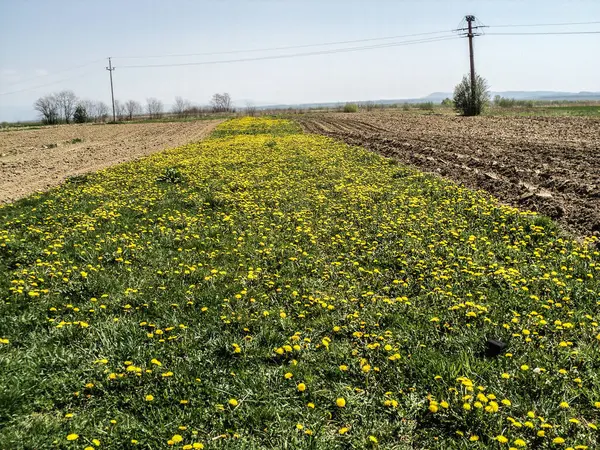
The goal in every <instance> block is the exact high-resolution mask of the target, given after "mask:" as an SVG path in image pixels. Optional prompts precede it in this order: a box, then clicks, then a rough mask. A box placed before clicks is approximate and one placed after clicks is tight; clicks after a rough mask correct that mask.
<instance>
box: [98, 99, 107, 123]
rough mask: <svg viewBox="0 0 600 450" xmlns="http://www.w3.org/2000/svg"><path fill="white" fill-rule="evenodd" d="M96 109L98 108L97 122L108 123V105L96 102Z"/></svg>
mask: <svg viewBox="0 0 600 450" xmlns="http://www.w3.org/2000/svg"><path fill="white" fill-rule="evenodd" d="M95 108H96V120H99V121H100V122H106V119H108V112H109V109H108V105H107V104H106V103H104V102H96V104H95Z"/></svg>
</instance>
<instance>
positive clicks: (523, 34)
mask: <svg viewBox="0 0 600 450" xmlns="http://www.w3.org/2000/svg"><path fill="white" fill-rule="evenodd" d="M564 34H600V31H540V32H531V33H528V32H525V33H485V35H486V36H490V35H494V36H525V35H564Z"/></svg>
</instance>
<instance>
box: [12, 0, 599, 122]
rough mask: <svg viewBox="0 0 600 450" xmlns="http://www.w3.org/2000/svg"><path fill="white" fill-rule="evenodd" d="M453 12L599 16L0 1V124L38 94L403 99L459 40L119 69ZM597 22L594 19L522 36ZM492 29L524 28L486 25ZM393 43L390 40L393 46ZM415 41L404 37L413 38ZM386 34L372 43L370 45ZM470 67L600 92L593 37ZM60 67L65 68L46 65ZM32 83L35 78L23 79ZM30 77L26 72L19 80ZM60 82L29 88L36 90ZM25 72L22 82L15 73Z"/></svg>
mask: <svg viewBox="0 0 600 450" xmlns="http://www.w3.org/2000/svg"><path fill="white" fill-rule="evenodd" d="M465 14H474V15H476V16H477V18H478V19H480V20H481V21H482V22H483V23H484V24H486V25H500V24H527V23H548V22H550V23H553V22H583V21H598V20H600V1H598V0H563V1H559V0H543V1H537V0H527V1H517V0H504V1H500V0H477V1H475V0H472V1H458V0H457V1H452V0H420V1H416V0H396V1H392V0H388V1H386V0H379V1H378V0H371V1H366V0H362V1H359V0H319V1H317V0H302V1H300V0H246V1H241V0H222V1H217V0H212V1H200V0H198V1H192V0H170V1H165V0H162V1H158V0H153V1H151V0H126V1H125V0H102V1H88V0H78V1H77V0H71V1H68V0H46V1H38V0H19V1H17V0H0V93H6V92H12V91H17V90H22V89H26V90H25V91H23V92H17V93H14V94H8V95H0V121H2V120H23V119H32V118H34V117H35V113H34V112H33V109H32V103H33V102H34V101H35V100H36V99H37V98H38V97H39V96H41V95H43V94H46V93H51V92H55V91H58V90H61V89H65V88H68V89H72V90H73V91H75V93H76V94H77V95H78V96H80V97H82V98H86V99H94V100H103V101H105V102H106V103H109V102H110V87H109V80H108V72H107V71H106V70H104V67H105V65H106V61H105V60H104V61H98V62H96V63H94V64H91V65H88V66H86V67H83V68H79V69H74V70H69V69H71V68H73V67H75V66H78V65H82V64H85V63H88V62H90V61H95V60H99V59H101V58H105V57H107V56H113V57H114V60H113V61H114V65H115V66H116V70H115V72H114V77H115V97H116V98H118V99H121V100H127V99H130V98H131V99H135V100H138V101H141V102H143V101H144V100H145V98H147V97H151V96H154V97H157V98H159V99H161V100H162V101H163V102H164V103H165V104H166V105H169V104H171V103H172V102H173V98H174V97H175V96H182V97H185V98H188V99H190V100H191V101H193V102H195V103H199V104H206V103H207V102H208V100H209V99H210V97H211V95H212V94H213V93H214V92H223V91H227V92H229V93H230V94H231V96H232V98H233V99H234V101H237V103H238V104H240V105H241V106H243V105H244V104H245V102H246V101H247V100H252V101H253V102H254V103H256V104H259V105H260V104H274V103H309V102H328V101H349V100H369V99H392V98H407V97H408V98H414V97H420V96H425V95H428V94H429V93H431V92H434V91H446V92H449V91H452V89H453V86H454V85H455V84H456V83H457V82H458V81H459V80H460V78H461V76H462V75H463V74H465V73H467V71H468V51H467V42H466V40H464V39H463V40H461V39H456V40H448V41H441V42H432V43H426V44H419V45H410V46H400V47H389V48H380V49H375V50H368V51H360V52H351V53H338V54H329V55H318V56H304V57H296V58H292V59H279V60H266V61H265V60H263V61H253V62H243V63H235V64H222V65H205V66H185V67H170V68H143V69H126V68H123V66H125V65H132V64H161V63H171V62H172V63H178V62H194V61H209V60H217V59H231V58H244V57H256V56H265V55H276V54H285V53H298V52H305V51H311V50H322V49H330V48H340V47H350V46H357V45H368V44H376V43H379V42H378V41H375V42H367V43H365V44H347V45H337V46H330V47H322V48H308V49H297V50H285V51H283V50H281V51H272V52H259V53H249V54H234V55H212V56H190V57H178V58H160V59H121V58H119V56H144V55H161V54H182V53H184V54H185V53H201V52H220V51H229V50H246V49H255V48H270V47H280V46H293V45H303V44H319V43H324V42H331V41H344V40H356V39H368V38H375V37H383V36H395V35H404V34H411V33H424V32H430V31H443V30H452V29H454V28H456V27H457V25H458V24H459V22H460V20H461V19H462V17H464V15H465ZM568 29H570V30H578V31H582V30H600V24H596V25H588V26H580V27H571V28H569V27H564V28H560V27H554V28H536V29H532V30H531V31H544V30H552V31H565V30H568ZM488 31H489V32H492V31H502V32H506V31H528V30H527V29H504V28H503V29H497V30H492V29H491V28H490V29H489V30H488ZM407 39H411V38H405V39H396V40H390V41H389V42H396V41H401V40H407ZM412 39H415V38H412ZM381 42H385V41H381ZM475 50H476V68H477V71H478V72H479V73H480V74H481V75H483V76H485V77H486V78H487V79H488V81H489V83H490V85H491V87H492V89H493V90H495V91H502V90H557V91H558V90H560V91H575V92H577V91H583V90H587V91H600V58H598V54H600V34H595V35H575V36H573V35H571V36H491V35H488V36H483V37H480V38H477V39H476V41H475ZM59 71H64V72H61V73H57V72H59ZM34 77H37V78H34ZM32 78H33V79H32ZM65 78H71V79H69V80H65V81H63V82H59V83H56V84H52V85H49V86H45V87H40V88H37V89H30V88H34V87H37V86H40V85H45V84H48V83H52V82H54V81H57V80H58V81H60V80H63V79H65ZM23 80H25V81H23Z"/></svg>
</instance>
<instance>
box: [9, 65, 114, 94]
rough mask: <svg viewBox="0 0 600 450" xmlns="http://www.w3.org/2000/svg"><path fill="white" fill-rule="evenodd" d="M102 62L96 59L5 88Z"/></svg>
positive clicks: (27, 79)
mask: <svg viewBox="0 0 600 450" xmlns="http://www.w3.org/2000/svg"><path fill="white" fill-rule="evenodd" d="M100 61H104V58H102V59H96V60H94V61H90V62H87V63H85V64H80V65H78V66H75V67H70V68H68V69H62V70H59V71H57V72H53V73H47V74H43V75H36V76H35V77H31V78H26V79H24V80H20V81H17V82H15V83H12V84H9V85H8V86H4V87H5V88H7V87H11V86H16V85H18V84H23V83H26V82H28V81H31V80H37V79H38V78H41V77H52V76H54V75H58V74H60V73H64V72H71V71H73V70H77V69H82V68H83V67H87V66H91V65H92V64H95V63H97V62H100Z"/></svg>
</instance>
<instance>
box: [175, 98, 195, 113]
mask: <svg viewBox="0 0 600 450" xmlns="http://www.w3.org/2000/svg"><path fill="white" fill-rule="evenodd" d="M191 107H192V104H191V103H190V101H189V100H184V99H183V98H181V97H175V103H174V104H173V108H171V112H172V113H173V114H175V115H176V116H177V117H186V116H187V114H188V111H189V110H190V109H191Z"/></svg>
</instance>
